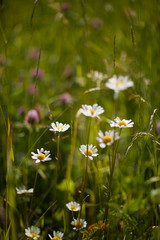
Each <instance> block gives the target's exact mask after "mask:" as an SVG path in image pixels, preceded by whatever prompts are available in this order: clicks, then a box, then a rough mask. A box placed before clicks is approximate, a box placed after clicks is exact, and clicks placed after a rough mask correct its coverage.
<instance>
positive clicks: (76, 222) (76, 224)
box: [71, 218, 87, 231]
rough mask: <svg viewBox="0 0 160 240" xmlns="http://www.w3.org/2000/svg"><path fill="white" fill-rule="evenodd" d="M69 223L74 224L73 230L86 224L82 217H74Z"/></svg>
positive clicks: (77, 229) (79, 228)
mask: <svg viewBox="0 0 160 240" xmlns="http://www.w3.org/2000/svg"><path fill="white" fill-rule="evenodd" d="M71 224H72V225H73V226H74V228H73V230H76V231H79V230H81V229H83V228H85V227H86V226H87V222H86V221H85V220H84V219H81V218H80V219H74V220H73V221H72V222H71Z"/></svg>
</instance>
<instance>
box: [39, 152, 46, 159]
mask: <svg viewBox="0 0 160 240" xmlns="http://www.w3.org/2000/svg"><path fill="white" fill-rule="evenodd" d="M45 157H46V156H45V154H44V153H39V154H38V155H37V158H38V159H39V160H44V159H45Z"/></svg>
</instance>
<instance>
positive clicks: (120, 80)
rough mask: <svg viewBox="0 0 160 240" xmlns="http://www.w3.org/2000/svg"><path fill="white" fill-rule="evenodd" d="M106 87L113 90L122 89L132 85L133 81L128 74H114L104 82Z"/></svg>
mask: <svg viewBox="0 0 160 240" xmlns="http://www.w3.org/2000/svg"><path fill="white" fill-rule="evenodd" d="M106 87H108V88H110V89H112V90H114V91H115V92H119V91H123V90H125V89H127V88H129V87H133V82H132V81H131V80H130V79H129V77H128V76H121V75H120V76H119V77H117V76H116V75H114V76H113V77H112V78H110V79H109V80H108V82H107V83H106Z"/></svg>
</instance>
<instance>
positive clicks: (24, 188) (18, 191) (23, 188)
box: [16, 186, 33, 194]
mask: <svg viewBox="0 0 160 240" xmlns="http://www.w3.org/2000/svg"><path fill="white" fill-rule="evenodd" d="M16 192H17V194H23V193H33V188H30V189H28V190H27V189H26V187H25V186H23V187H22V188H21V187H20V188H16Z"/></svg>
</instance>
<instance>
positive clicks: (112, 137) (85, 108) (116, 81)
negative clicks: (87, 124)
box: [16, 75, 134, 240]
mask: <svg viewBox="0 0 160 240" xmlns="http://www.w3.org/2000/svg"><path fill="white" fill-rule="evenodd" d="M105 77H106V76H105ZM106 86H107V87H108V88H110V89H112V90H114V92H115V94H116V96H117V95H118V94H119V92H120V91H121V90H125V89H127V88H129V87H132V86H133V82H132V81H131V80H129V79H128V77H123V76H119V77H117V76H116V75H114V76H113V77H112V78H110V79H109V81H108V82H107V83H106ZM79 111H80V113H82V114H83V115H85V116H86V117H91V118H98V119H99V118H100V117H99V115H100V114H102V113H104V109H103V108H102V107H101V106H98V104H94V105H93V106H91V105H86V104H85V105H82V108H80V110H79ZM109 124H110V127H112V128H114V129H113V130H109V131H105V132H103V131H102V130H99V132H98V137H96V140H97V141H98V143H99V147H100V148H105V147H106V146H110V145H112V144H113V143H114V141H116V140H119V139H120V136H119V133H118V132H116V131H115V128H120V129H122V128H132V127H133V125H134V122H132V120H126V119H120V118H119V117H116V118H115V119H114V121H110V122H109ZM69 128H70V125H69V124H62V123H59V122H56V123H51V127H50V128H49V130H50V131H53V132H59V133H60V132H65V131H67V130H68V129H69ZM79 150H80V152H81V153H82V154H83V155H84V156H85V157H87V158H89V159H90V160H93V158H94V157H96V156H98V153H97V152H98V150H97V148H96V147H95V146H93V145H92V144H86V145H81V146H80V148H79ZM31 154H32V159H33V160H34V161H35V163H40V162H45V161H50V160H52V158H51V153H50V151H48V150H44V148H41V149H37V153H34V152H31ZM16 190H17V194H22V193H33V189H32V188H31V189H28V190H26V189H25V187H22V188H19V189H18V188H17V189H16ZM66 206H67V208H68V209H69V210H70V211H72V217H73V221H72V222H71V225H73V230H76V231H78V230H81V229H83V228H85V227H86V226H87V222H86V221H85V220H84V219H81V218H77V219H75V218H74V215H73V212H77V211H80V210H81V206H80V204H79V203H76V202H69V203H67V204H66ZM79 216H80V215H79ZM25 235H26V236H28V237H30V238H32V239H37V238H39V237H40V229H39V228H38V227H35V226H31V227H29V228H28V229H25ZM63 235H64V234H63V233H62V232H59V231H57V232H56V231H53V236H51V235H50V234H49V238H50V239H52V240H62V238H63Z"/></svg>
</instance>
